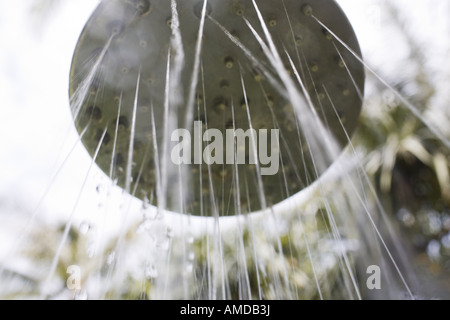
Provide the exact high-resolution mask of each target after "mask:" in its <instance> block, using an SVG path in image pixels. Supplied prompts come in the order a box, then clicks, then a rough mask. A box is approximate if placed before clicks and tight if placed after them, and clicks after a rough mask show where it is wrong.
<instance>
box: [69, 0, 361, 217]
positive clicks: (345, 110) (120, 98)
mask: <svg viewBox="0 0 450 320" xmlns="http://www.w3.org/2000/svg"><path fill="white" fill-rule="evenodd" d="M256 3H257V4H258V8H259V10H260V12H261V14H262V17H263V19H264V24H265V25H266V26H267V28H268V30H269V32H270V34H271V38H272V40H273V42H274V44H275V47H276V48H277V50H278V52H279V54H280V57H281V60H282V62H283V64H284V67H285V69H286V71H287V72H288V74H289V75H290V78H291V79H292V82H293V83H294V84H295V86H296V89H297V90H298V92H300V93H301V92H303V91H302V87H301V85H300V83H299V81H298V79H297V78H296V72H298V74H299V76H300V78H301V79H302V81H303V83H304V86H305V88H306V90H307V92H308V95H309V96H310V97H311V100H312V103H313V106H314V109H315V112H316V113H317V114H318V115H319V117H320V118H321V120H322V123H323V124H324V127H325V128H327V129H329V131H330V133H331V135H332V136H334V137H335V139H336V140H337V142H338V144H339V146H340V148H342V147H344V146H345V145H346V143H347V142H348V141H347V138H346V134H345V132H347V133H348V134H351V133H352V132H353V131H354V130H355V128H356V126H357V122H358V117H359V114H360V109H361V104H362V101H361V94H362V92H363V91H364V70H363V67H362V66H361V64H360V62H358V61H357V59H356V58H354V56H353V55H352V54H351V53H350V52H349V51H348V50H347V49H345V48H344V46H342V45H341V44H340V43H339V42H338V41H337V40H336V39H335V38H334V37H333V35H332V34H330V33H329V32H327V30H326V29H325V28H323V27H322V26H321V25H320V24H319V23H318V22H317V21H316V19H315V18H317V19H319V20H320V21H322V22H323V23H324V24H325V25H326V26H327V27H328V28H329V29H330V30H332V32H333V33H334V34H336V35H337V36H338V37H339V38H340V39H342V40H343V41H344V42H345V43H346V44H347V45H348V46H349V47H350V48H352V50H353V51H355V52H356V53H357V54H360V49H359V45H358V42H357V39H356V37H355V34H354V32H353V29H352V27H351V25H350V24H349V21H348V20H347V18H346V16H345V15H344V13H343V12H342V10H341V9H340V8H339V6H338V5H337V4H336V3H335V2H334V1H333V0H310V1H305V0H284V1H275V0H258V1H256ZM202 8H203V1H202V0H184V1H177V12H178V16H179V23H180V29H179V30H180V35H181V41H182V44H183V47H182V48H183V50H182V51H180V48H173V47H172V51H171V57H172V58H171V61H170V65H171V69H170V70H171V71H172V72H169V73H168V72H167V66H168V52H169V48H171V39H172V28H171V24H172V22H173V21H172V9H171V1H169V0H151V1H146V0H109V1H102V2H101V3H100V4H99V6H98V8H97V9H96V10H95V12H94V13H93V15H92V16H91V18H90V19H89V21H88V22H87V24H86V26H85V28H84V30H83V32H82V34H81V36H80V38H79V42H78V45H77V47H76V50H75V54H74V57H73V62H72V69H71V77H70V96H71V101H72V112H73V115H74V122H75V126H76V128H77V130H78V132H79V133H80V134H81V133H83V135H82V142H83V144H84V145H85V147H86V149H87V151H88V152H89V153H90V155H91V156H94V154H95V151H96V149H97V147H98V145H99V142H102V144H101V146H100V148H99V152H98V156H97V157H96V160H95V161H96V163H97V165H98V166H99V167H100V168H101V169H102V170H103V171H104V172H105V174H107V175H108V176H111V179H113V180H116V181H117V184H118V185H119V186H120V187H123V188H127V191H128V192H130V193H133V194H134V195H135V196H136V197H138V198H140V199H149V201H150V202H151V203H152V204H155V205H156V204H158V203H160V201H161V199H158V195H161V194H162V193H158V192H157V190H158V187H161V185H162V184H161V183H160V182H161V181H162V179H159V178H158V177H157V172H158V167H159V169H161V168H163V167H164V168H165V170H166V176H165V177H164V178H163V179H167V180H166V181H167V183H166V184H165V185H166V186H167V195H166V196H165V201H164V203H165V206H166V207H167V208H168V209H170V210H174V211H178V212H180V211H182V212H185V213H190V214H194V215H206V216H211V215H215V214H218V215H220V216H222V215H233V214H237V213H238V212H253V211H257V210H260V209H263V207H265V206H270V205H273V204H276V203H278V202H280V201H282V200H284V199H286V198H288V197H290V196H291V195H293V194H295V193H297V192H299V191H300V190H302V189H304V188H305V187H307V186H308V185H309V184H311V183H312V182H313V181H314V180H316V179H317V177H318V176H319V175H320V174H321V173H322V171H323V170H324V168H322V169H321V168H318V167H317V166H314V165H313V161H312V156H311V149H313V148H310V147H311V144H310V143H311V141H309V144H308V143H307V141H305V134H303V130H316V129H317V128H316V127H315V126H313V125H312V126H311V128H301V127H299V124H300V123H301V121H299V120H298V119H299V118H301V117H302V114H297V115H296V113H295V112H294V108H293V104H292V101H291V100H290V98H289V97H290V96H289V95H288V94H287V90H286V87H285V86H284V84H285V82H283V81H282V77H280V72H279V70H277V69H276V67H275V65H274V63H273V61H270V59H269V58H268V57H267V55H266V54H265V52H264V50H263V46H262V45H261V43H259V42H258V40H257V38H256V37H255V35H254V34H253V33H252V31H251V29H250V27H249V25H250V26H252V27H253V28H254V30H255V31H256V33H257V34H258V35H259V36H260V37H261V39H263V40H262V41H264V43H266V44H269V41H268V39H267V37H266V35H265V34H264V31H263V28H262V27H261V21H260V20H259V19H258V15H257V12H256V10H255V7H254V5H253V2H252V1H251V0H209V1H208V6H207V10H206V11H207V17H206V19H205V24H204V32H203V38H202V42H201V45H202V51H201V64H200V66H201V67H200V69H199V71H198V75H199V77H198V83H197V85H196V93H195V95H194V100H195V101H194V104H193V113H192V116H193V118H192V120H201V121H202V122H203V124H204V127H203V129H204V130H205V129H206V125H207V128H216V129H219V130H221V131H222V132H223V136H224V137H225V130H226V129H230V128H234V129H237V128H240V129H243V130H244V131H245V130H247V129H248V128H249V115H250V118H251V122H252V126H253V128H254V129H255V130H256V132H259V130H260V129H269V131H268V132H269V137H270V129H279V130H280V140H279V141H280V143H279V146H273V145H270V144H269V149H271V150H274V148H277V147H278V148H279V149H278V150H279V151H280V162H279V170H278V171H277V173H276V174H274V175H263V176H261V175H259V172H258V171H257V166H255V165H251V164H248V162H249V160H250V159H249V152H250V151H249V150H250V149H251V146H249V145H247V148H246V155H247V156H246V160H247V164H239V165H238V166H237V168H238V169H237V173H238V174H236V173H235V168H236V166H234V165H231V164H212V165H211V166H210V167H208V166H207V165H206V164H205V163H202V164H201V165H199V164H192V165H184V166H183V170H178V169H177V167H176V166H175V165H174V164H173V163H168V162H170V158H167V157H166V158H165V159H166V161H167V163H165V165H164V164H163V163H162V162H161V161H162V160H161V159H163V157H162V154H163V150H164V146H165V143H164V141H163V140H164V134H163V132H164V130H163V129H164V124H165V123H169V122H167V119H175V122H177V123H178V124H177V127H183V126H184V121H185V120H186V112H187V107H188V106H189V105H190V104H189V101H188V99H189V96H190V95H189V89H190V86H191V83H192V79H193V77H192V72H193V67H194V61H195V53H196V49H195V47H196V42H197V34H198V30H199V25H200V17H201V12H202ZM246 21H247V22H246ZM220 26H222V28H221V27H220ZM224 30H227V31H228V32H229V34H227V32H224ZM109 41H110V43H109ZM107 44H109V46H108V47H107V48H106V49H105V46H107ZM239 44H242V45H243V46H240V45H239ZM244 47H245V49H244ZM181 52H182V53H183V60H182V61H183V68H182V71H181V75H180V79H179V80H178V82H177V83H176V85H175V86H174V87H170V92H169V97H170V99H169V100H166V99H165V97H166V95H165V92H166V80H167V75H169V76H174V75H176V73H175V72H173V70H174V69H173V68H175V67H176V66H177V61H176V58H177V57H179V54H180V53H181ZM288 56H289V57H290V58H291V59H292V62H293V64H294V65H295V68H293V67H292V66H291V64H290V62H289V58H288ZM93 68H94V69H93ZM92 70H94V72H93V71H92ZM139 75H140V77H138V76H139ZM138 78H139V86H138V88H137V83H138ZM171 81H172V83H173V81H174V79H171ZM243 86H245V92H246V94H247V98H246V99H245V97H244V90H243ZM137 89H138V90H137ZM136 93H137V99H136V102H137V105H136V106H137V108H136V113H135V117H134V116H133V110H134V105H135V98H136ZM85 94H86V95H85ZM174 97H175V98H176V97H179V98H180V99H179V100H177V99H174ZM167 101H169V103H166V102H167ZM166 105H167V106H168V107H169V109H168V110H169V111H168V113H167V114H168V115H169V118H167V117H165V112H164V111H165V106H166ZM152 112H153V114H154V119H155V121H154V122H155V132H156V137H155V138H156V139H155V141H156V142H157V146H158V149H157V150H156V149H155V145H154V139H153V133H152V131H153V130H152V129H153V128H152ZM233 112H234V121H233ZM170 116H173V118H170ZM133 119H135V121H133ZM170 123H172V124H173V122H170ZM117 125H118V126H117ZM342 125H343V126H344V128H345V130H344V128H343V126H342ZM116 127H117V130H116ZM170 128H172V127H170ZM187 129H188V130H190V131H191V132H193V131H192V130H193V123H190V124H188V128H187ZM105 130H106V133H105ZM102 138H103V139H102ZM166 138H167V139H170V137H167V135H166ZM268 140H269V142H270V139H268ZM166 141H167V140H166ZM130 144H131V148H132V150H133V153H132V155H131V157H130V154H129V150H130ZM168 146H169V147H171V146H173V143H172V142H170V144H169V145H168ZM205 146H206V143H205V142H204V144H203V145H202V148H204V147H205ZM224 150H226V148H225V146H224ZM157 152H158V155H159V159H156V158H155V154H157ZM168 154H169V156H170V151H169V153H168ZM224 157H225V155H224ZM130 159H132V163H131V164H130V163H129V160H130ZM327 161H328V162H327V164H326V165H327V166H328V165H330V164H331V162H332V160H331V161H330V160H327ZM156 164H158V166H156ZM127 168H131V172H130V171H129V169H128V170H127ZM209 169H210V171H209ZM127 172H130V173H131V178H130V179H128V180H127V178H126V175H127ZM179 173H181V176H180V175H179ZM237 179H238V180H239V182H237ZM180 186H182V187H181V188H180ZM261 191H262V192H261ZM164 193H165V192H164ZM262 196H263V197H262ZM236 204H237V205H239V209H236V208H237V205H236Z"/></svg>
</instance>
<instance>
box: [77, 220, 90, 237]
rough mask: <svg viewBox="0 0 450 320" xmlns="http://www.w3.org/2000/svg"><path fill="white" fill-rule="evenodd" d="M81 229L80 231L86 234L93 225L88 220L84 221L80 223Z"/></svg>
mask: <svg viewBox="0 0 450 320" xmlns="http://www.w3.org/2000/svg"><path fill="white" fill-rule="evenodd" d="M79 229H80V233H81V234H84V235H85V234H87V233H88V232H89V230H91V225H90V224H89V223H88V222H86V221H83V222H81V223H80V227H79Z"/></svg>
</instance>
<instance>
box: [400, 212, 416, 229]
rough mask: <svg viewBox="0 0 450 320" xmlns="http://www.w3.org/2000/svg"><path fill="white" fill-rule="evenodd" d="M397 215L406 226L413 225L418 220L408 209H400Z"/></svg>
mask: <svg viewBox="0 0 450 320" xmlns="http://www.w3.org/2000/svg"><path fill="white" fill-rule="evenodd" d="M397 217H398V219H399V220H400V221H401V222H402V223H403V224H404V225H405V226H406V227H412V226H413V225H414V223H415V222H416V219H415V218H414V216H413V215H412V214H411V212H409V210H407V209H400V210H399V212H398V213H397Z"/></svg>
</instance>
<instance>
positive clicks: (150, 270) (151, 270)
mask: <svg viewBox="0 0 450 320" xmlns="http://www.w3.org/2000/svg"><path fill="white" fill-rule="evenodd" d="M158 275H159V274H158V269H157V268H156V266H155V265H154V264H153V263H152V264H148V265H147V266H146V267H145V277H146V278H147V279H149V280H151V279H155V278H158Z"/></svg>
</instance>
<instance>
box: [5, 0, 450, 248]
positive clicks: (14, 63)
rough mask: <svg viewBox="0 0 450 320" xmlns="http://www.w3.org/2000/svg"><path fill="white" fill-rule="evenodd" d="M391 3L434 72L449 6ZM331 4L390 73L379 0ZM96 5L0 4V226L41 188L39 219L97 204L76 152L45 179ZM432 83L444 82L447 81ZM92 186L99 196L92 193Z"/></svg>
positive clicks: (83, 159) (397, 47)
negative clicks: (42, 9)
mask: <svg viewBox="0 0 450 320" xmlns="http://www.w3.org/2000/svg"><path fill="white" fill-rule="evenodd" d="M389 1H391V0H389ZM395 1H397V2H398V3H400V4H401V8H402V10H401V12H402V13H403V14H404V15H405V17H407V18H405V21H406V24H407V25H408V28H412V29H411V30H412V31H413V33H414V34H417V36H418V38H419V39H420V42H421V43H422V44H423V46H424V47H426V48H428V51H427V52H432V53H433V55H434V56H433V59H429V60H427V63H429V65H430V68H435V69H436V72H437V73H438V71H439V69H440V68H442V67H443V61H445V57H446V52H449V51H447V50H450V45H449V36H448V33H445V32H444V31H445V30H449V26H448V24H449V22H448V21H450V19H448V18H449V16H450V5H449V4H450V1H448V0H420V1H406V0H395ZM338 2H339V3H340V4H341V5H342V7H343V9H344V11H345V12H346V13H347V15H348V17H349V19H350V21H351V23H352V24H353V26H354V28H355V30H356V33H357V35H358V38H359V41H360V44H361V47H362V50H363V54H364V56H365V57H366V58H367V59H366V60H367V61H369V62H370V63H371V64H372V65H373V66H375V67H376V68H377V70H382V71H383V74H385V75H386V76H389V72H390V70H398V68H394V67H397V66H398V64H399V63H401V61H402V60H403V59H404V58H405V54H406V52H407V51H406V50H405V45H404V44H402V43H401V41H399V40H398V39H397V38H396V37H395V34H393V33H391V32H389V19H390V18H389V17H386V16H383V14H382V12H383V10H382V8H383V3H384V2H385V1H383V0H379V1H377V0H340V1H338ZM97 3H98V2H97V1H96V0H77V1H62V2H61V4H59V5H58V6H57V7H56V8H55V11H54V14H48V15H47V16H45V17H44V18H42V17H39V16H37V15H36V14H34V15H33V13H31V12H30V7H31V5H32V4H33V0H21V1H6V0H0V39H2V40H1V43H0V88H1V89H0V101H1V104H0V222H1V221H5V219H6V220H8V221H9V219H10V217H11V216H23V215H24V214H25V216H26V215H29V214H30V213H31V212H33V211H34V209H35V207H36V205H37V204H38V203H39V201H40V200H41V199H42V197H43V195H44V194H45V193H46V190H47V187H48V186H51V188H50V191H49V192H48V194H47V195H46V196H45V198H44V201H43V202H42V205H41V206H40V212H42V215H41V218H42V219H44V220H45V219H47V220H54V219H56V220H58V221H61V222H64V221H67V220H68V219H69V217H70V215H71V213H72V211H73V208H74V204H75V202H76V199H77V197H78V195H80V192H82V197H83V201H81V202H80V203H79V205H78V207H77V211H78V212H77V217H79V218H80V217H81V218H80V219H81V220H82V219H90V217H89V214H90V212H91V211H92V206H93V204H95V206H97V205H99V204H100V205H101V204H102V201H103V200H102V199H103V198H102V197H104V196H105V188H102V186H105V185H107V181H106V180H105V179H104V177H103V175H102V174H101V173H100V172H98V171H97V169H96V168H95V167H94V168H93V169H92V174H91V175H90V178H89V179H88V180H87V181H86V185H84V184H83V183H84V180H85V177H86V172H87V171H88V169H89V166H90V164H91V161H90V158H89V157H88V155H87V153H86V152H85V150H84V148H83V147H81V146H78V147H76V148H75V149H74V151H73V152H72V153H71V154H70V156H68V157H67V162H66V163H65V165H64V167H63V170H61V171H60V172H59V173H58V175H57V177H56V179H52V177H53V176H54V174H55V172H56V170H57V168H58V167H59V166H60V165H61V164H62V162H63V160H64V159H65V158H66V156H67V154H69V152H70V150H71V148H72V146H73V145H74V144H75V141H76V133H75V131H74V128H73V125H72V123H71V115H70V110H69V104H68V79H69V70H70V64H71V57H72V54H73V50H74V48H75V45H76V42H77V39H78V36H79V34H80V32H81V30H82V28H83V26H84V24H85V22H86V21H87V19H88V17H89V16H90V14H91V13H92V11H93V10H94V9H95V7H96V5H97ZM434 57H436V59H435V58H434ZM446 65H448V63H447V64H446ZM447 68H448V67H447ZM396 72H397V71H396ZM443 74H447V75H448V74H450V70H449V72H447V73H443ZM391 76H392V77H395V74H392V75H391ZM437 76H438V77H439V74H438V75H437ZM440 83H441V85H445V84H446V83H447V84H448V79H447V78H442V79H441V80H440ZM448 85H450V84H448ZM97 187H100V188H98V189H99V190H100V193H98V192H95V190H96V189H97ZM110 198H111V197H110ZM110 200H111V199H110ZM48 213H51V214H50V215H47V214H48ZM15 218H17V217H15ZM8 223H10V224H2V223H0V237H2V235H1V233H2V232H1V229H2V228H3V229H4V230H8V231H9V232H11V233H12V234H14V233H15V232H17V230H19V229H18V227H20V225H19V224H17V223H15V222H14V223H13V225H14V227H13V228H11V229H8V228H7V227H5V226H6V225H11V222H8ZM5 232H6V231H5ZM6 233H7V232H6ZM0 240H1V238H0Z"/></svg>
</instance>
